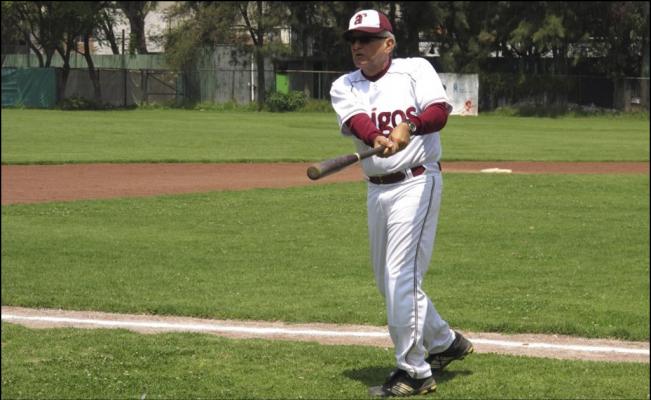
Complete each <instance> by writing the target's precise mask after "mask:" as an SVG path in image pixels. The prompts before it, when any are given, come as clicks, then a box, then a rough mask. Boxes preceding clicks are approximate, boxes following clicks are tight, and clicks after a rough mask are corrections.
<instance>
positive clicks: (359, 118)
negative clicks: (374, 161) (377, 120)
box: [345, 113, 380, 147]
mask: <svg viewBox="0 0 651 400" xmlns="http://www.w3.org/2000/svg"><path fill="white" fill-rule="evenodd" d="M345 123H346V126H347V127H348V128H349V129H350V130H351V132H353V134H354V135H355V136H357V137H358V138H359V140H361V141H363V142H364V143H366V144H367V145H369V146H371V147H373V141H374V140H375V138H376V137H378V135H380V130H379V129H378V128H377V127H376V126H375V124H373V121H371V118H370V117H369V116H368V115H366V114H364V113H360V114H355V115H353V116H352V117H350V118H348V120H347V121H346V122H345Z"/></svg>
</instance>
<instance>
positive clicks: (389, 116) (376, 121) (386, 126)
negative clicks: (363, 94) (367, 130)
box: [371, 106, 416, 135]
mask: <svg viewBox="0 0 651 400" xmlns="http://www.w3.org/2000/svg"><path fill="white" fill-rule="evenodd" d="M375 110H376V109H375V108H373V112H372V113H371V121H372V122H373V125H375V126H377V128H378V129H379V130H380V132H382V133H383V134H386V135H388V134H389V133H391V130H392V129H393V128H395V127H396V126H398V124H399V123H401V122H402V121H406V120H407V119H408V118H411V117H415V116H416V107H414V106H411V107H409V108H407V109H406V110H405V111H402V110H395V111H393V112H391V111H383V112H381V113H379V114H376V112H375ZM398 117H400V118H398Z"/></svg>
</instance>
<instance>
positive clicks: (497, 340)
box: [2, 306, 649, 364]
mask: <svg viewBox="0 0 651 400" xmlns="http://www.w3.org/2000/svg"><path fill="white" fill-rule="evenodd" d="M2 321H4V322H8V323H14V324H21V325H24V326H27V327H30V328H42V329H45V328H64V327H68V328H82V329H100V328H101V329H128V330H131V331H134V332H139V333H162V332H195V333H205V334H212V335H219V336H224V337H230V338H234V339H245V338H258V339H275V340H292V341H309V342H318V343H321V344H326V345H327V344H330V345H333V344H334V345H358V346H376V347H383V348H391V347H392V343H391V339H390V337H389V333H388V330H387V327H385V326H384V327H383V326H370V325H334V324H324V323H318V324H287V323H283V322H264V321H232V320H214V319H199V318H189V317H173V316H157V315H132V314H113V313H104V312H95V311H65V310H53V309H29V308H21V307H8V306H3V307H2ZM463 333H464V335H465V336H467V337H468V339H470V341H472V342H473V344H474V346H475V351H476V352H477V353H498V354H511V355H520V356H528V357H545V358H556V359H572V360H592V361H613V362H638V363H647V364H648V363H649V343H648V342H624V341H618V340H607V339H585V338H577V337H570V336H560V335H532V334H519V335H504V334H498V333H477V332H468V331H464V332H463Z"/></svg>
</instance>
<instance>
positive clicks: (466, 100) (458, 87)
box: [439, 73, 479, 116]
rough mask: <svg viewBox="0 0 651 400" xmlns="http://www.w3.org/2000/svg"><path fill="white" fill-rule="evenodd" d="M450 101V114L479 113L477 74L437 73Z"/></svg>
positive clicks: (475, 114)
mask: <svg viewBox="0 0 651 400" xmlns="http://www.w3.org/2000/svg"><path fill="white" fill-rule="evenodd" d="M439 77H440V78H441V82H442V83H443V87H444V88H445V92H446V93H447V94H448V98H449V99H450V102H451V103H452V107H454V108H453V109H452V113H451V115H474V116H477V115H479V109H478V105H479V75H477V74H448V73H439Z"/></svg>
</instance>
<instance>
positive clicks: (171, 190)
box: [2, 161, 649, 205]
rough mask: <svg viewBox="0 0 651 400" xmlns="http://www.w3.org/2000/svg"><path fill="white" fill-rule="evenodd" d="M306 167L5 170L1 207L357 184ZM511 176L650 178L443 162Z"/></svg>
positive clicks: (451, 167) (556, 167)
mask: <svg viewBox="0 0 651 400" xmlns="http://www.w3.org/2000/svg"><path fill="white" fill-rule="evenodd" d="M309 165H311V164H310V163H272V164H244V163H240V164H64V165H3V166H2V205H7V204H16V203H38V202H48V201H72V200H88V199H108V198H116V197H136V196H138V197H139V196H155V195H164V194H177V193H201V192H210V191H216V190H243V189H250V188H284V187H291V186H305V185H315V184H328V183H335V182H351V181H361V180H362V179H364V176H363V174H362V170H361V168H360V167H359V165H355V166H352V167H350V168H347V169H345V170H343V171H340V172H338V173H336V174H333V175H330V176H327V177H325V178H323V179H321V180H318V181H311V180H309V179H308V177H307V175H306V170H307V167H308V166H309ZM491 169H498V170H500V171H505V170H510V172H511V173H515V174H517V173H524V174H560V173H571V174H595V173H609V174H647V175H648V174H649V163H648V162H631V163H614V162H613V163H610V162H608V163H593V162H586V163H568V162H563V163H557V162H553V163H551V162H520V161H518V162H488V161H482V162H443V172H444V173H456V172H468V173H475V172H476V173H480V172H481V171H482V170H491Z"/></svg>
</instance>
